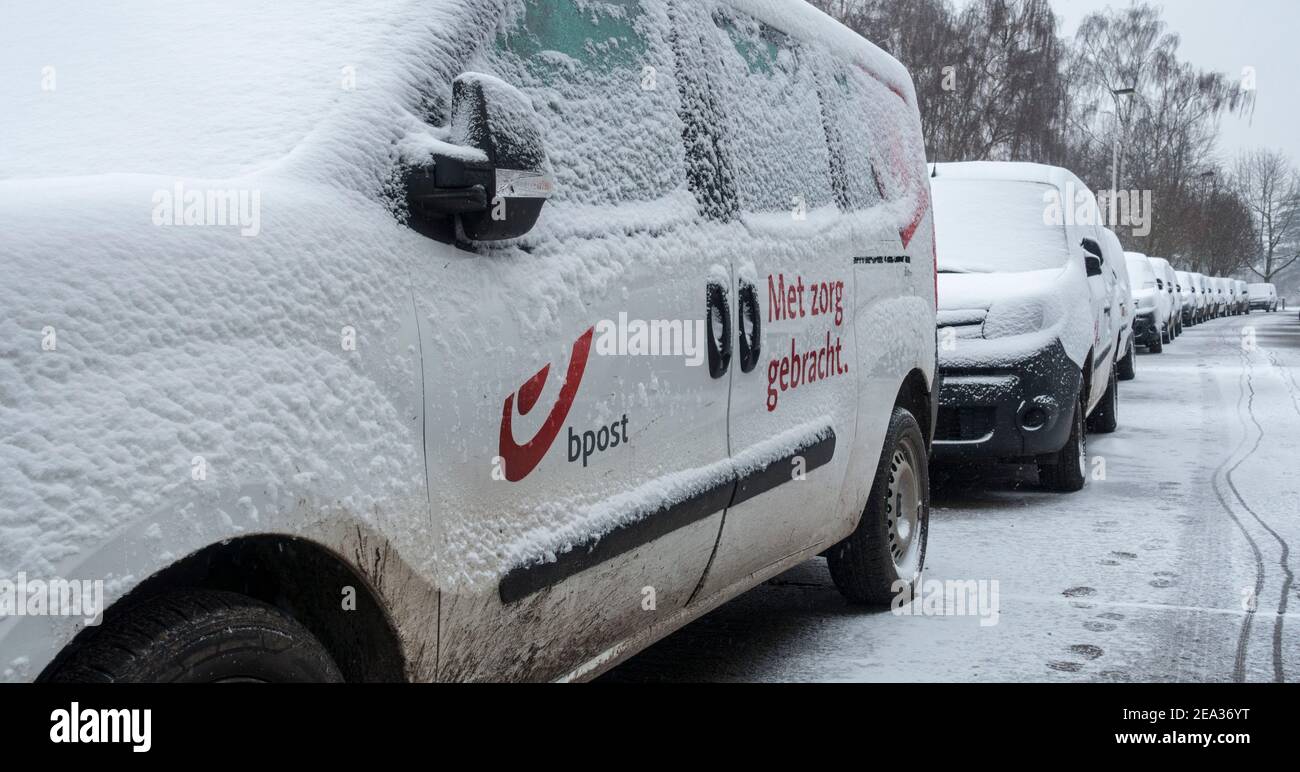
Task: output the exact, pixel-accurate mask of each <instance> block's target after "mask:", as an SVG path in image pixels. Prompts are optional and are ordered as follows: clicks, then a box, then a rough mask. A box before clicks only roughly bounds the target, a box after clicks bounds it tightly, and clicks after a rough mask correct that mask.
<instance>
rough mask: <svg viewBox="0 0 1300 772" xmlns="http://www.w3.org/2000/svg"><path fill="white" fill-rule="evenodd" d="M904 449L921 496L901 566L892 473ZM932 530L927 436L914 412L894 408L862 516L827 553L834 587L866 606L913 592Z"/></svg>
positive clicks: (923, 567) (850, 600)
mask: <svg viewBox="0 0 1300 772" xmlns="http://www.w3.org/2000/svg"><path fill="white" fill-rule="evenodd" d="M900 453H903V454H906V455H907V456H908V457H909V461H908V464H909V465H910V468H911V472H912V476H913V477H914V482H915V485H916V488H917V490H916V494H917V496H918V497H919V506H918V508H917V511H916V513H915V522H914V523H911V524H909V531H908V536H909V537H910V538H908V539H907V544H906V551H905V552H904V556H906V557H908V560H907V561H906V566H905V570H903V571H900V566H899V564H898V562H897V561H896V551H897V549H898V538H899V532H900V527H901V524H902V522H901V521H902V518H895V517H894V516H895V515H896V514H897V512H896V511H895V507H896V505H897V501H896V499H897V500H898V501H901V497H899V496H896V495H894V494H893V493H892V492H891V488H892V486H893V485H894V483H895V477H894V472H895V471H896V470H897V469H898V468H899V466H898V465H897V463H896V459H897V457H898V454H900ZM896 519H897V520H898V521H899V522H898V523H896V522H895V520H896ZM929 532H930V473H929V463H928V458H927V453H926V449H925V435H924V434H922V433H921V426H920V424H918V423H917V422H916V418H915V417H914V416H913V415H912V414H911V413H909V412H908V411H906V410H903V409H902V408H894V414H893V416H892V417H891V418H890V420H889V432H888V433H887V434H886V435H885V446H884V449H883V450H882V452H881V456H880V464H879V466H878V468H877V469H876V477H875V480H874V481H873V483H872V485H871V498H870V499H869V500H868V501H867V508H866V511H865V512H863V514H862V521H861V522H859V523H858V527H857V529H856V530H855V531H854V532H853V533H852V534H850V535H849V537H848V538H847V539H845V540H844V541H842V542H840V543H839V544H837V545H835V546H834V547H831V548H830V549H829V550H828V551H827V552H826V561H827V563H828V564H829V566H830V571H831V578H832V579H833V580H834V581H835V586H836V587H838V588H839V591H840V593H842V594H843V595H844V597H845V598H846V599H848V601H849V602H850V603H853V604H856V605H862V606H878V607H886V606H889V605H890V604H891V603H892V602H893V600H894V598H895V597H897V596H899V595H902V594H905V593H906V594H911V593H913V592H914V591H915V590H916V589H918V587H919V584H920V581H921V574H922V572H923V570H924V569H925V548H926V542H927V540H928V537H929ZM904 573H906V574H907V575H903V574H904ZM900 583H905V584H900Z"/></svg>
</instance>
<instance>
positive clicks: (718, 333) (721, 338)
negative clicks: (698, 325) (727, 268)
mask: <svg viewBox="0 0 1300 772" xmlns="http://www.w3.org/2000/svg"><path fill="white" fill-rule="evenodd" d="M728 294H729V293H728V290H727V288H726V287H724V286H723V285H721V284H718V283H717V282H712V281H711V282H709V286H708V290H707V309H708V316H707V318H706V320H705V327H707V328H708V329H707V331H706V333H707V335H708V338H709V375H711V376H713V379H714V380H717V379H719V378H721V377H723V376H724V375H726V374H727V371H728V370H730V369H731V304H730V303H729V302H727V295H728Z"/></svg>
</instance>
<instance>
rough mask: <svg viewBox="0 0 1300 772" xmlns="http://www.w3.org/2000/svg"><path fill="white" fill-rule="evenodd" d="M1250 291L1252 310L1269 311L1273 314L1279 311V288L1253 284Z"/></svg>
mask: <svg viewBox="0 0 1300 772" xmlns="http://www.w3.org/2000/svg"><path fill="white" fill-rule="evenodd" d="M1249 290H1250V310H1252V311H1256V310H1259V311H1267V312H1268V313H1270V314H1271V313H1273V312H1274V311H1276V310H1277V306H1278V299H1277V287H1275V286H1274V285H1272V284H1252V285H1250V287H1249Z"/></svg>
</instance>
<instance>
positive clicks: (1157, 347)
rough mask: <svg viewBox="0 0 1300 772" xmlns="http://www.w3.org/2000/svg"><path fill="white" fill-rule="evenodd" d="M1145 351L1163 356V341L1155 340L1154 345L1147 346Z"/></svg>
mask: <svg viewBox="0 0 1300 772" xmlns="http://www.w3.org/2000/svg"><path fill="white" fill-rule="evenodd" d="M1147 351H1150V352H1151V353H1152V354H1163V353H1165V344H1164V340H1163V339H1157V340H1156V341H1155V342H1154V343H1152V344H1150V345H1149V346H1147Z"/></svg>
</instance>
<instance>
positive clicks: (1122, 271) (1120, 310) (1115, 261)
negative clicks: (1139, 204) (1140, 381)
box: [1101, 228, 1137, 381]
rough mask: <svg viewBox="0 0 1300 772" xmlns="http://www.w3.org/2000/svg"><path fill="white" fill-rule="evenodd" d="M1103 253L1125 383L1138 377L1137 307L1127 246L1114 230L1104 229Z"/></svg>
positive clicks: (1120, 370)
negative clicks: (1121, 242) (1129, 270)
mask: <svg viewBox="0 0 1300 772" xmlns="http://www.w3.org/2000/svg"><path fill="white" fill-rule="evenodd" d="M1101 251H1102V257H1103V261H1104V262H1103V268H1104V269H1105V271H1106V276H1107V283H1108V284H1109V285H1110V286H1111V288H1112V300H1111V304H1110V313H1109V314H1108V316H1109V318H1110V321H1111V337H1113V338H1115V340H1116V349H1115V350H1116V352H1117V353H1116V355H1115V359H1116V362H1115V367H1116V369H1117V371H1118V373H1119V379H1120V380H1121V381H1131V380H1134V379H1136V378H1137V350H1136V349H1137V344H1136V343H1135V342H1134V340H1133V321H1134V319H1135V318H1136V311H1137V304H1136V303H1135V302H1134V300H1133V287H1132V284H1131V282H1130V281H1129V275H1128V266H1127V265H1126V264H1125V258H1124V247H1123V245H1121V244H1120V240H1119V236H1117V235H1115V231H1112V230H1111V229H1110V228H1102V229H1101Z"/></svg>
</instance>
